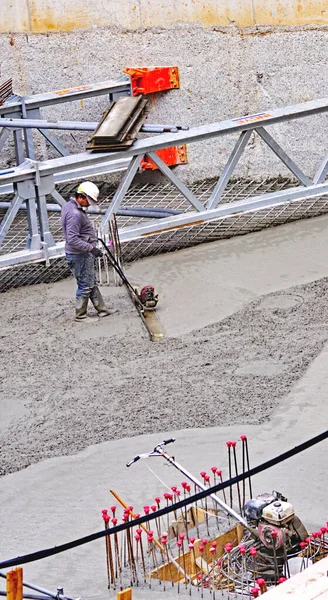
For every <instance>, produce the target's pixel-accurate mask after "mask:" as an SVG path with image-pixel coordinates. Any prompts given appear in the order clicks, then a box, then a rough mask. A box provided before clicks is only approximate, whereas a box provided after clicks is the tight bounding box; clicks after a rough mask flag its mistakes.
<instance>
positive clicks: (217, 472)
mask: <svg viewBox="0 0 328 600" xmlns="http://www.w3.org/2000/svg"><path fill="white" fill-rule="evenodd" d="M216 474H217V475H218V476H219V477H221V475H222V471H221V470H220V469H217V470H216Z"/></svg>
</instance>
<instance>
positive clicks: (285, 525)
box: [243, 491, 308, 556]
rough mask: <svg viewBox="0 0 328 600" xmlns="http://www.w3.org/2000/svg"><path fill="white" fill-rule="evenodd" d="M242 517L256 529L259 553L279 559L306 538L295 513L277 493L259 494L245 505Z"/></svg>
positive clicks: (291, 551)
mask: <svg viewBox="0 0 328 600" xmlns="http://www.w3.org/2000/svg"><path fill="white" fill-rule="evenodd" d="M243 513H244V515H245V517H246V520H247V522H248V523H249V524H250V525H252V526H253V527H256V528H257V531H258V535H259V538H260V541H261V543H262V544H263V546H264V547H263V548H262V550H263V551H264V552H265V551H267V552H269V554H272V553H274V554H277V556H279V555H281V554H282V553H283V552H284V551H286V553H287V555H288V554H293V553H294V552H295V551H297V550H298V549H299V544H300V542H302V541H304V540H305V538H306V537H307V536H308V532H307V531H306V529H305V527H304V525H303V524H302V523H301V521H300V519H299V518H298V517H297V516H296V515H295V510H294V508H293V506H292V504H290V502H288V501H287V498H284V496H282V495H281V494H280V493H278V492H275V491H273V492H272V494H261V495H259V496H257V497H256V498H254V499H252V500H249V501H248V502H246V504H245V506H244V508H243Z"/></svg>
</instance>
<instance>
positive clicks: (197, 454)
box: [0, 217, 328, 600]
mask: <svg viewBox="0 0 328 600" xmlns="http://www.w3.org/2000/svg"><path fill="white" fill-rule="evenodd" d="M327 223H328V218H326V217H323V218H320V219H315V220H311V221H306V222H298V223H294V224H291V225H288V226H285V227H280V228H279V230H278V229H277V230H272V231H267V232H261V233H258V234H252V235H250V236H247V237H244V238H238V239H234V240H229V241H228V242H219V243H213V244H211V245H207V246H206V247H204V246H203V247H199V248H195V249H193V250H187V251H182V252H178V253H175V254H174V255H167V256H163V257H159V263H156V261H155V260H154V259H148V260H144V261H142V263H140V265H138V264H137V265H134V266H133V267H132V269H131V273H132V274H133V275H134V276H135V277H137V276H139V275H140V277H141V276H142V277H145V278H146V276H149V277H150V276H151V278H152V279H151V282H154V283H156V285H157V283H158V287H159V291H160V293H161V303H162V309H161V312H160V316H161V319H162V321H163V323H164V325H165V328H166V330H167V333H168V334H169V335H170V336H175V337H170V338H168V339H167V340H165V342H163V343H160V344H158V345H156V344H151V342H149V341H148V339H147V336H146V333H145V331H144V330H143V329H142V326H141V323H140V320H139V318H138V316H137V314H136V313H135V311H134V309H133V308H132V307H131V305H130V304H129V300H128V298H127V297H126V295H125V294H124V291H123V290H122V289H116V290H114V289H107V290H105V295H106V296H108V297H110V298H111V300H112V303H113V304H114V305H118V306H119V308H120V312H119V314H118V315H116V316H114V317H112V318H110V319H105V320H104V321H101V322H98V319H96V318H95V317H93V320H92V319H91V323H89V324H88V325H87V326H85V328H84V327H83V328H81V324H76V323H74V322H71V321H70V318H71V311H72V295H73V293H74V284H73V282H70V281H68V282H62V283H59V284H53V285H49V286H46V285H41V286H35V287H34V288H30V289H29V290H28V291H27V290H26V289H24V290H13V291H11V292H7V293H6V294H3V297H2V305H3V327H2V330H1V336H2V339H1V341H2V347H1V351H2V352H1V354H2V363H3V371H2V383H3V390H4V397H5V398H6V404H5V403H3V404H2V415H4V416H5V418H6V424H5V425H3V423H4V420H3V419H2V431H1V444H2V458H1V463H2V469H3V473H4V474H6V473H9V472H10V471H17V472H12V473H11V474H10V473H9V474H7V475H5V476H4V477H2V479H1V480H0V523H1V538H2V543H1V549H0V560H4V559H7V558H9V557H13V556H17V555H23V554H25V553H27V552H32V551H35V550H39V549H42V548H46V547H50V546H54V545H58V544H61V543H64V542H67V541H70V540H72V539H76V538H78V537H81V536H84V535H87V534H89V533H91V532H93V531H97V530H100V529H101V528H102V520H101V510H102V509H103V508H105V507H106V508H108V507H109V506H110V505H111V504H112V498H111V496H110V494H109V489H110V488H114V489H115V490H116V491H117V492H118V493H119V494H120V495H121V496H122V497H123V498H124V499H126V501H127V502H128V503H131V504H133V505H134V506H136V507H138V509H139V511H140V512H141V510H142V506H143V505H144V504H145V503H148V504H150V503H151V502H152V500H153V498H154V497H155V495H157V494H158V493H161V494H162V492H163V487H164V489H165V486H163V484H162V483H160V482H159V481H158V479H156V477H155V476H154V474H153V473H151V472H149V470H148V468H147V464H148V466H150V467H151V469H152V470H154V471H155V472H156V474H157V476H158V477H159V478H160V479H161V481H162V482H164V483H165V484H166V485H169V486H171V485H173V484H175V485H178V484H179V483H180V480H181V479H182V478H181V477H180V475H179V473H177V472H175V471H173V467H169V466H167V465H166V464H165V463H162V462H161V460H160V459H158V460H157V459H156V460H155V459H154V461H153V462H152V463H151V464H149V463H146V462H145V461H142V462H139V463H137V464H136V465H134V466H133V467H131V468H130V470H129V471H127V469H126V467H125V463H126V461H127V460H129V459H130V458H132V457H133V456H134V455H135V454H137V453H140V452H145V451H148V450H150V449H151V448H152V447H153V446H154V445H155V444H156V443H157V442H159V441H161V439H163V438H164V437H166V436H171V435H174V437H176V443H175V445H174V454H175V457H176V459H177V460H178V461H179V462H180V463H182V464H183V465H184V466H185V467H186V468H187V469H189V470H190V471H192V472H193V473H195V474H196V475H197V474H198V473H199V472H200V471H201V470H203V469H204V470H207V471H208V470H209V469H210V467H211V466H212V464H217V466H218V467H219V468H222V469H223V471H224V474H225V476H227V456H226V447H225V442H226V441H227V440H228V439H236V440H238V439H239V436H240V435H241V434H246V435H248V438H249V443H250V455H251V464H252V466H254V465H256V464H259V463H261V462H263V461H264V460H266V459H269V458H271V457H272V456H274V455H278V454H280V453H281V452H283V451H285V450H287V449H289V448H290V447H293V446H295V445H297V444H299V443H301V442H304V441H305V440H306V439H309V438H310V437H312V436H314V435H317V434H319V433H321V432H322V431H324V430H325V429H327V420H328V419H327V417H328V411H327V390H328V372H327V359H328V345H327V341H328V307H327V285H328V284H327V280H326V279H325V276H326V257H327V243H328V242H327V239H326V238H327V236H326V227H327ZM193 257H195V258H193ZM156 260H157V259H156ZM156 264H159V265H160V266H159V267H156ZM174 265H175V267H174ZM219 278H220V279H219ZM218 280H219V281H220V283H219V284H217V281H218ZM183 281H185V283H186V288H187V291H184V289H183ZM228 281H229V286H228V285H227V282H228ZM145 283H146V281H145ZM147 283H149V282H147ZM211 283H213V285H209V284H211ZM188 286H190V288H191V289H192V290H193V295H192V296H189V292H188ZM291 286H293V287H291ZM226 288H228V289H230V290H231V294H230V295H229V294H226V292H225V290H226ZM169 297H170V299H171V300H172V298H174V299H181V300H183V303H181V307H180V308H179V309H177V310H172V303H171V305H170V310H169V308H168V306H166V304H167V303H168V298H169ZM197 300H198V301H197ZM176 304H177V305H178V303H177V302H176ZM213 304H214V305H215V307H216V308H215V310H214V308H212V309H211V311H212V312H211V314H210V315H208V310H207V309H208V307H210V306H212V305H213ZM200 307H201V308H202V310H201V309H200ZM215 315H216V319H215V322H213V319H214V316H215ZM221 319H223V320H221ZM204 325H205V327H204ZM181 326H182V330H183V332H184V333H183V335H179V333H178V332H179V331H180V330H179V327H181ZM131 346H132V347H131ZM204 348H206V350H204ZM207 363H208V364H207ZM145 386H146V387H145ZM6 407H7V408H6ZM8 407H9V408H8ZM15 407H17V411H20V410H24V411H25V412H24V414H22V413H21V412H20V413H19V412H17V413H16V411H15ZM19 407H20V408H19ZM131 436H134V437H131ZM95 442H96V445H94V444H95ZM326 446H327V442H323V443H321V444H320V446H316V447H314V448H312V449H309V450H307V451H305V452H303V453H302V455H300V456H299V457H295V458H292V459H290V460H289V461H287V462H285V463H283V464H281V465H278V466H276V467H273V468H272V469H270V471H267V472H265V473H263V474H261V475H259V476H257V477H256V478H255V479H254V482H253V486H254V493H262V492H264V491H269V492H270V491H272V489H278V490H279V491H281V492H282V493H283V494H285V495H286V496H287V497H288V498H289V499H290V501H291V502H292V503H293V504H294V506H295V510H296V513H297V514H298V516H299V517H300V518H301V519H302V520H303V521H304V524H305V525H306V526H307V527H308V529H309V530H316V529H318V528H319V527H320V526H322V525H324V524H325V520H326V513H327V503H326V500H325V496H326V489H327V466H328V463H327V448H326ZM83 448H84V449H83ZM172 448H173V446H172ZM81 449H83V450H82V451H80V450H81ZM238 451H239V447H238ZM49 457H51V458H49ZM31 463H32V464H31ZM33 463H35V464H33ZM27 465H30V466H27ZM25 466H26V467H27V468H25V469H24V468H23V467H25ZM20 469H23V470H20ZM24 574H25V578H26V580H28V581H34V582H35V583H38V584H39V585H43V586H45V587H48V588H50V589H54V588H56V586H57V585H60V584H62V585H64V588H65V591H66V593H67V594H69V595H71V596H72V597H77V596H79V595H81V597H83V598H90V599H92V598H105V597H108V591H107V586H106V564H105V550H104V541H103V540H99V541H96V542H93V543H91V544H89V545H87V546H82V547H79V548H77V549H74V550H71V551H69V552H67V553H65V554H59V555H57V556H55V557H52V558H48V559H45V560H43V561H38V562H35V563H31V564H28V565H26V566H25V567H24ZM156 594H157V592H156ZM174 594H175V591H172V597H175V595H174ZM135 597H136V598H145V599H147V598H149V599H152V600H153V599H155V598H156V600H157V595H156V596H155V590H151V591H150V590H149V591H146V590H142V591H141V590H140V591H139V592H137V593H136V594H135ZM159 597H160V598H161V597H163V595H162V594H160V595H159ZM167 597H169V596H167Z"/></svg>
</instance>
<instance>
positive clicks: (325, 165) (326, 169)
mask: <svg viewBox="0 0 328 600" xmlns="http://www.w3.org/2000/svg"><path fill="white" fill-rule="evenodd" d="M327 175H328V156H326V157H325V158H324V159H323V161H322V163H321V165H320V167H319V169H318V171H317V172H316V174H315V176H314V179H313V184H314V185H317V184H318V183H323V182H324V181H325V179H326V177H327Z"/></svg>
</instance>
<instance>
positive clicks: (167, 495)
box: [163, 492, 171, 500]
mask: <svg viewBox="0 0 328 600" xmlns="http://www.w3.org/2000/svg"><path fill="white" fill-rule="evenodd" d="M170 496H171V494H169V493H168V492H165V494H163V497H164V499H165V500H169V499H170Z"/></svg>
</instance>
